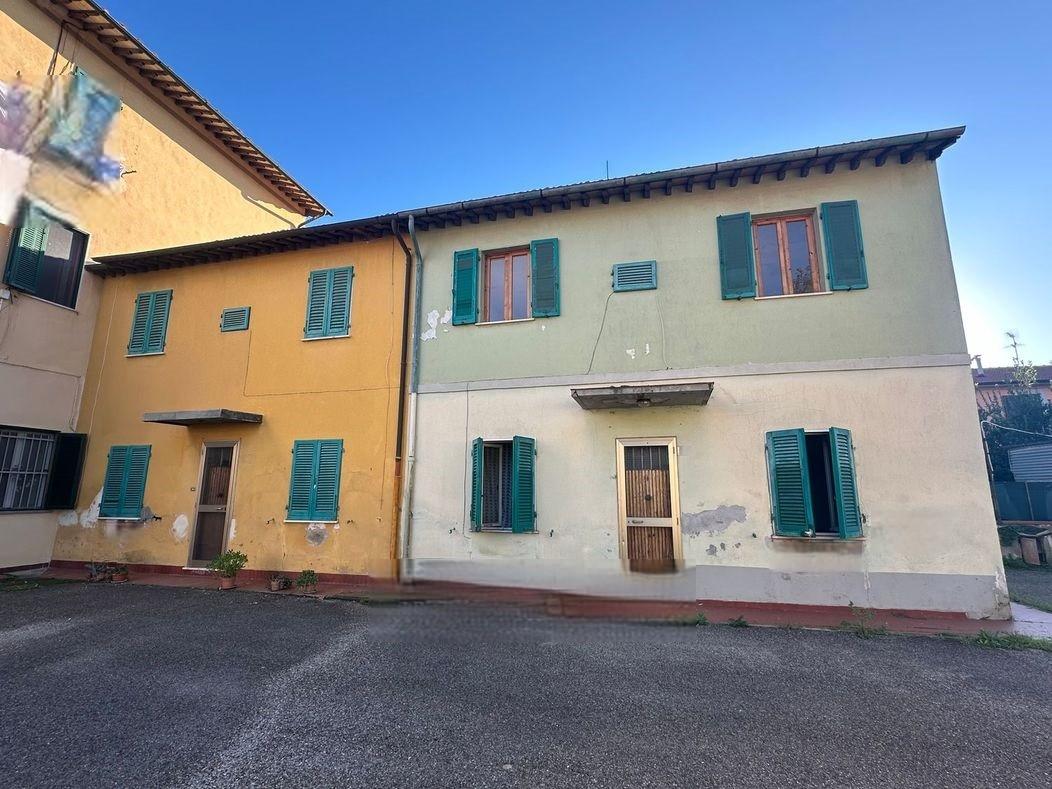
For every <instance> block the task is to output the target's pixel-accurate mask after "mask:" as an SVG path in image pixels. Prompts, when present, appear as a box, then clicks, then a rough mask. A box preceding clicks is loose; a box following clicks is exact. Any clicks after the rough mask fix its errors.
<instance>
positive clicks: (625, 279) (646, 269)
mask: <svg viewBox="0 0 1052 789" xmlns="http://www.w3.org/2000/svg"><path fill="white" fill-rule="evenodd" d="M613 280H614V291H615V292H620V291H623V290H653V289H654V288H656V287H657V261H655V260H644V261H641V262H639V263H615V264H614V270H613Z"/></svg>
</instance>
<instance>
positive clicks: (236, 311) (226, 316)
mask: <svg viewBox="0 0 1052 789" xmlns="http://www.w3.org/2000/svg"><path fill="white" fill-rule="evenodd" d="M251 315H252V308H251V307H227V308H226V309H225V310H223V312H222V313H221V314H220V316H219V331H245V330H247V329H248V321H249V318H250V317H251Z"/></svg>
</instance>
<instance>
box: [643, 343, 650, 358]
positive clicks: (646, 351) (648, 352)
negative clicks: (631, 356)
mask: <svg viewBox="0 0 1052 789" xmlns="http://www.w3.org/2000/svg"><path fill="white" fill-rule="evenodd" d="M643 353H645V354H646V355H647V356H650V343H649V342H648V343H647V344H646V346H645V348H644V350H643Z"/></svg>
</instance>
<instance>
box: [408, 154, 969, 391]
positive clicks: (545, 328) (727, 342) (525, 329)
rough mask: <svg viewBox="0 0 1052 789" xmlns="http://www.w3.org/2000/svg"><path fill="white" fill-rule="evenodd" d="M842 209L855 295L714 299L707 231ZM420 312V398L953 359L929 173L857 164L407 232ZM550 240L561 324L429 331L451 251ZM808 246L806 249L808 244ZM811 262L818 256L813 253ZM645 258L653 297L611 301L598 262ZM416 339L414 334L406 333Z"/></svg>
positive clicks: (930, 167)
mask: <svg viewBox="0 0 1052 789" xmlns="http://www.w3.org/2000/svg"><path fill="white" fill-rule="evenodd" d="M846 199H857V200H858V203H859V210H860V214H861V224H862V234H863V240H864V245H865V250H866V259H867V264H868V271H869V288H868V289H867V290H861V291H856V292H850V293H848V292H838V293H833V294H828V295H815V296H805V297H791V298H775V299H765V300H752V299H748V300H743V301H723V300H722V299H721V298H720V290H719V269H718V265H717V253H718V249H717V243H716V217H717V216H718V215H720V214H732V213H737V212H740V211H751V212H752V213H753V214H763V213H772V212H783V211H790V210H798V209H812V208H815V207H817V206H818V204H819V203H822V202H825V201H832V200H846ZM418 235H419V240H420V245H421V249H422V253H423V257H424V261H425V265H424V289H423V300H422V305H423V311H422V314H423V316H425V320H426V316H427V315H428V313H432V316H433V317H434V318H436V320H437V321H438V323H437V326H436V331H435V338H434V339H425V341H424V342H423V343H422V349H421V381H422V384H423V385H424V387H425V390H426V387H428V386H431V385H436V384H443V383H449V382H459V381H478V380H486V379H507V378H529V377H536V376H558V375H581V374H583V373H586V372H592V373H605V372H626V373H633V372H644V371H656V370H666V369H671V370H677V369H688V368H695V367H708V366H722V365H737V364H745V363H768V362H793V361H815V360H832V359H856V358H862V357H869V358H881V357H902V356H914V355H928V354H957V353H963V352H964V351H965V340H964V329H963V325H962V321H961V316H960V308H959V304H958V299H957V290H956V285H955V282H954V276H953V269H952V264H951V260H950V252H949V243H948V240H947V235H946V227H945V223H944V221H943V213H942V203H941V198H940V194H939V184H938V177H937V173H936V169H935V164H934V163H932V162H921V161H916V162H914V163H913V164H910V165H899V164H898V163H894V164H893V163H891V162H889V163H888V164H886V165H885V166H884V167H881V168H877V167H875V166H874V165H873V163H872V162H866V163H864V164H862V166H861V167H860V169H858V170H856V171H851V170H849V169H848V168H847V167H846V166H843V167H841V168H839V169H838V170H837V171H836V172H835V173H833V174H831V175H826V174H824V173H822V172H820V171H813V172H812V174H811V175H810V177H808V178H798V177H796V176H795V175H790V176H789V177H787V178H786V179H785V180H784V181H777V180H775V178H774V176H773V175H771V176H767V177H765V178H764V180H763V181H762V182H761V183H760V184H758V185H753V184H752V183H749V182H747V181H746V180H745V179H743V180H742V181H741V183H740V184H739V185H738V186H737V187H735V188H731V187H729V186H727V185H726V184H722V183H721V184H720V185H719V186H718V188H717V189H716V190H714V191H709V190H707V189H705V188H704V187H703V186H700V185H699V186H698V187H695V189H694V191H693V192H692V193H689V194H687V193H684V192H682V191H680V192H677V193H675V194H673V195H671V196H668V197H666V196H664V195H662V194H659V193H658V192H657V191H655V192H653V195H652V197H651V198H650V199H649V200H643V199H641V198H639V197H634V198H633V199H632V202H630V203H623V202H621V200H620V198H616V197H615V198H611V200H610V203H609V204H608V205H605V206H604V205H602V204H601V203H600V202H599V201H597V200H593V201H592V203H591V205H590V207H588V208H581V207H574V208H573V209H571V210H569V211H563V210H561V209H560V208H559V207H558V206H556V207H554V208H553V210H552V212H551V213H544V212H542V211H541V210H537V211H535V212H534V214H533V216H532V217H522V216H520V217H517V218H516V219H514V220H508V219H504V218H499V219H497V220H496V221H487V220H486V219H482V220H481V221H480V222H479V223H478V224H470V223H468V222H465V223H463V225H462V226H460V227H452V226H449V227H447V228H446V229H443V230H429V231H427V232H421V233H419V234H418ZM553 236H554V237H557V238H558V239H559V245H560V266H561V287H562V310H561V313H562V314H561V315H559V316H558V317H554V318H545V319H538V320H533V321H528V322H520V323H511V324H504V325H488V326H453V325H451V324H449V323H441V318H442V316H443V315H444V314H445V313H446V311H447V310H448V309H449V307H450V289H451V285H452V274H451V266H452V257H453V252H454V251H455V250H458V249H470V248H474V247H477V248H480V249H482V250H486V249H496V248H502V247H508V246H513V245H520V244H522V245H527V244H529V242H530V240H531V239H538V238H548V237H553ZM819 246H820V247H821V239H819ZM820 256H821V254H820ZM651 259H655V260H657V265H658V283H659V285H658V289H657V290H652V291H638V292H629V293H615V294H612V295H611V283H610V269H611V266H612V264H614V263H618V262H625V261H634V260H651ZM427 329H428V326H426V325H424V326H422V327H421V333H424V332H426V331H427Z"/></svg>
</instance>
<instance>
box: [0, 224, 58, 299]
mask: <svg viewBox="0 0 1052 789" xmlns="http://www.w3.org/2000/svg"><path fill="white" fill-rule="evenodd" d="M49 227H50V224H49V222H48V220H47V217H45V216H44V215H43V214H42V213H40V212H39V211H38V210H37V209H36V208H34V207H33V206H32V205H28V206H26V210H25V212H24V215H23V218H22V226H21V227H20V228H18V234H17V238H15V239H13V243H12V244H11V252H10V253H9V255H8V258H7V270H6V272H5V273H4V281H5V282H7V284H8V285H10V286H11V287H13V288H18V289H19V290H22V291H25V292H26V293H36V290H37V280H38V279H39V278H40V266H41V263H43V261H44V250H45V249H47V237H48V228H49Z"/></svg>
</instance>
